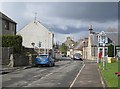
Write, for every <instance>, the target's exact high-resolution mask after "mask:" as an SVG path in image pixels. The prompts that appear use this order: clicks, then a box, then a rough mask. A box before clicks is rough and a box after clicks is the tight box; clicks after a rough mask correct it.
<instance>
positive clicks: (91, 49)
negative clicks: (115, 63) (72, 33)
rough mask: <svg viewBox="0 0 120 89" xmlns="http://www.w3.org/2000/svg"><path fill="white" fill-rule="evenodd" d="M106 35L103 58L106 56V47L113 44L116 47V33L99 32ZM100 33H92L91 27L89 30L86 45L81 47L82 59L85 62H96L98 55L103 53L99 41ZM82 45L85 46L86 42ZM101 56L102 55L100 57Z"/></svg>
mask: <svg viewBox="0 0 120 89" xmlns="http://www.w3.org/2000/svg"><path fill="white" fill-rule="evenodd" d="M100 33H104V34H105V35H106V38H105V39H106V45H105V51H104V53H105V56H107V51H108V45H109V44H113V43H114V44H113V45H115V46H118V33H117V32H104V31H102V32H100ZM100 33H97V32H93V29H92V27H91V28H89V35H88V45H86V46H83V57H84V59H87V60H96V59H98V57H99V53H103V45H102V43H101V41H99V39H101V36H100V35H99V34H100ZM84 44H87V43H86V41H85V43H84ZM102 56H103V55H102Z"/></svg>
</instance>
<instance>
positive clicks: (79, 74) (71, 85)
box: [69, 63, 85, 89]
mask: <svg viewBox="0 0 120 89" xmlns="http://www.w3.org/2000/svg"><path fill="white" fill-rule="evenodd" d="M84 67H85V63H84V65H83V66H82V68H81V70H80V71H79V73H78V74H77V76H76V77H75V79H74V80H73V82H72V84H71V85H70V87H69V89H71V88H72V87H73V85H74V83H75V81H76V80H77V78H78V76H79V75H80V73H81V71H82V70H83V68H84Z"/></svg>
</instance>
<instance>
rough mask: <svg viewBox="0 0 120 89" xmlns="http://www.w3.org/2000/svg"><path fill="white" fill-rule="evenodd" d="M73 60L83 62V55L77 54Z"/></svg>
mask: <svg viewBox="0 0 120 89" xmlns="http://www.w3.org/2000/svg"><path fill="white" fill-rule="evenodd" d="M73 60H81V61H82V58H81V54H80V53H75V54H74V55H73Z"/></svg>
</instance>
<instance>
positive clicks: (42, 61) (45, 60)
mask: <svg viewBox="0 0 120 89" xmlns="http://www.w3.org/2000/svg"><path fill="white" fill-rule="evenodd" d="M35 64H36V66H38V65H47V66H50V67H51V66H55V60H54V59H53V58H52V57H51V56H49V55H48V54H39V55H38V56H37V57H36V60H35Z"/></svg>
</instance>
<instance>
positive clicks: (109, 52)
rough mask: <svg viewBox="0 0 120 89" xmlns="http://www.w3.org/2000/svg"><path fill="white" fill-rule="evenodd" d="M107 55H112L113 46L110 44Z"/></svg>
mask: <svg viewBox="0 0 120 89" xmlns="http://www.w3.org/2000/svg"><path fill="white" fill-rule="evenodd" d="M108 57H114V46H113V45H112V44H110V45H109V46H108Z"/></svg>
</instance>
